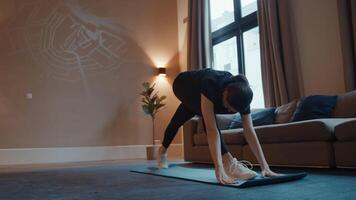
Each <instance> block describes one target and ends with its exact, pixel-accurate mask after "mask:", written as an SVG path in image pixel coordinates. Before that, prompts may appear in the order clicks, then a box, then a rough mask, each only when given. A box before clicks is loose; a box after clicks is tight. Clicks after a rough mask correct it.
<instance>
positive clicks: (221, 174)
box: [215, 167, 236, 185]
mask: <svg viewBox="0 0 356 200" xmlns="http://www.w3.org/2000/svg"><path fill="white" fill-rule="evenodd" d="M215 176H216V179H217V180H218V182H219V183H221V184H224V185H225V184H233V183H236V181H235V180H234V179H233V178H231V177H229V176H228V175H227V174H226V173H225V170H224V168H223V167H215Z"/></svg>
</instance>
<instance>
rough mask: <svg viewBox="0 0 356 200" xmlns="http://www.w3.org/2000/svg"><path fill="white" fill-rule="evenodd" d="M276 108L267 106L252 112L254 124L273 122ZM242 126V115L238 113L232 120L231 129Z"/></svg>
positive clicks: (260, 124)
mask: <svg viewBox="0 0 356 200" xmlns="http://www.w3.org/2000/svg"><path fill="white" fill-rule="evenodd" d="M275 110H276V108H265V109H260V110H256V111H252V112H251V118H252V123H253V125H254V126H262V125H268V124H273V122H274V117H275V114H274V113H275ZM234 128H242V119H241V115H240V114H239V113H237V114H236V115H235V117H234V119H233V120H232V122H231V124H230V127H229V129H234Z"/></svg>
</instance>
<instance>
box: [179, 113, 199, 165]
mask: <svg viewBox="0 0 356 200" xmlns="http://www.w3.org/2000/svg"><path fill="white" fill-rule="evenodd" d="M198 121H199V118H198V117H194V118H192V119H190V120H188V121H187V122H186V123H185V124H184V125H183V149H184V160H185V161H191V160H192V158H191V156H190V155H192V151H193V147H194V134H195V133H196V132H197V128H198Z"/></svg>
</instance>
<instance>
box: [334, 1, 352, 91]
mask: <svg viewBox="0 0 356 200" xmlns="http://www.w3.org/2000/svg"><path fill="white" fill-rule="evenodd" d="M338 10H339V20H340V34H341V48H342V56H343V64H344V76H345V86H346V90H347V91H351V90H355V89H356V2H355V0H339V1H338Z"/></svg>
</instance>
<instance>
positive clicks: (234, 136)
mask: <svg viewBox="0 0 356 200" xmlns="http://www.w3.org/2000/svg"><path fill="white" fill-rule="evenodd" d="M242 132H243V129H231V130H222V131H221V134H222V135H223V137H224V141H225V143H226V144H228V145H232V144H235V145H244V144H246V141H245V138H244V136H243V134H242ZM194 144H195V145H198V146H199V145H208V138H207V135H206V134H205V133H201V134H194Z"/></svg>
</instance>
